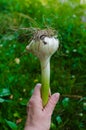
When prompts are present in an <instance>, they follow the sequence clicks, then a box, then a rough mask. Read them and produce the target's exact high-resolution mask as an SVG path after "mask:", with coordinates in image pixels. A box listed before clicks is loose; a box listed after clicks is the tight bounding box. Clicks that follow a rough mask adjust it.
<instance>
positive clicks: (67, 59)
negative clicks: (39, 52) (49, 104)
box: [0, 0, 86, 130]
mask: <svg viewBox="0 0 86 130" xmlns="http://www.w3.org/2000/svg"><path fill="white" fill-rule="evenodd" d="M33 28H41V29H44V28H54V29H55V30H56V32H57V34H56V35H58V38H59V41H60V47H59V50H58V51H57V52H56V53H55V54H54V56H52V58H51V91H52V93H55V92H59V93H60V94H61V96H60V101H59V103H58V104H57V106H56V108H55V111H54V113H53V116H52V123H51V130H86V0H32V1H31V0H8V1H7V0H0V130H23V129H24V124H25V120H26V104H27V101H28V100H29V99H30V97H31V95H32V92H33V89H34V86H35V84H36V83H38V82H41V76H40V75H41V74H40V73H41V71H40V63H39V60H38V59H37V58H36V57H35V56H33V55H32V54H26V53H23V52H24V50H25V47H26V45H27V44H28V43H29V41H30V39H31V37H32V33H31V31H30V30H31V29H33Z"/></svg>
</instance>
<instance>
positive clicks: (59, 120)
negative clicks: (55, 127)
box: [56, 116, 62, 124]
mask: <svg viewBox="0 0 86 130" xmlns="http://www.w3.org/2000/svg"><path fill="white" fill-rule="evenodd" d="M56 121H57V122H58V124H61V123H62V119H61V116H57V117H56Z"/></svg>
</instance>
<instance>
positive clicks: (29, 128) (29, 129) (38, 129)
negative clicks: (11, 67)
mask: <svg viewBox="0 0 86 130" xmlns="http://www.w3.org/2000/svg"><path fill="white" fill-rule="evenodd" d="M24 130H49V129H45V128H43V127H42V126H41V127H35V126H25V128H24Z"/></svg>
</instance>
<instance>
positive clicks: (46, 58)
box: [26, 30, 59, 106]
mask: <svg viewBox="0 0 86 130" xmlns="http://www.w3.org/2000/svg"><path fill="white" fill-rule="evenodd" d="M58 46H59V40H58V39H56V38H55V37H54V36H52V34H51V33H50V32H49V31H48V30H39V31H38V32H36V34H35V35H34V38H33V40H32V41H31V42H30V44H29V45H27V46H26V50H27V51H29V52H31V53H33V54H34V55H35V56H37V57H38V58H39V60H40V64H41V76H42V87H41V96H42V102H43V106H45V105H46V104H47V102H48V97H49V89H50V58H51V56H52V55H53V54H54V53H55V51H56V50H57V49H58Z"/></svg>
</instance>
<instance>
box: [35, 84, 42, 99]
mask: <svg viewBox="0 0 86 130" xmlns="http://www.w3.org/2000/svg"><path fill="white" fill-rule="evenodd" d="M40 89H41V84H40V83H38V84H37V85H36V86H35V89H34V92H33V96H38V97H41V92H40Z"/></svg>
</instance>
